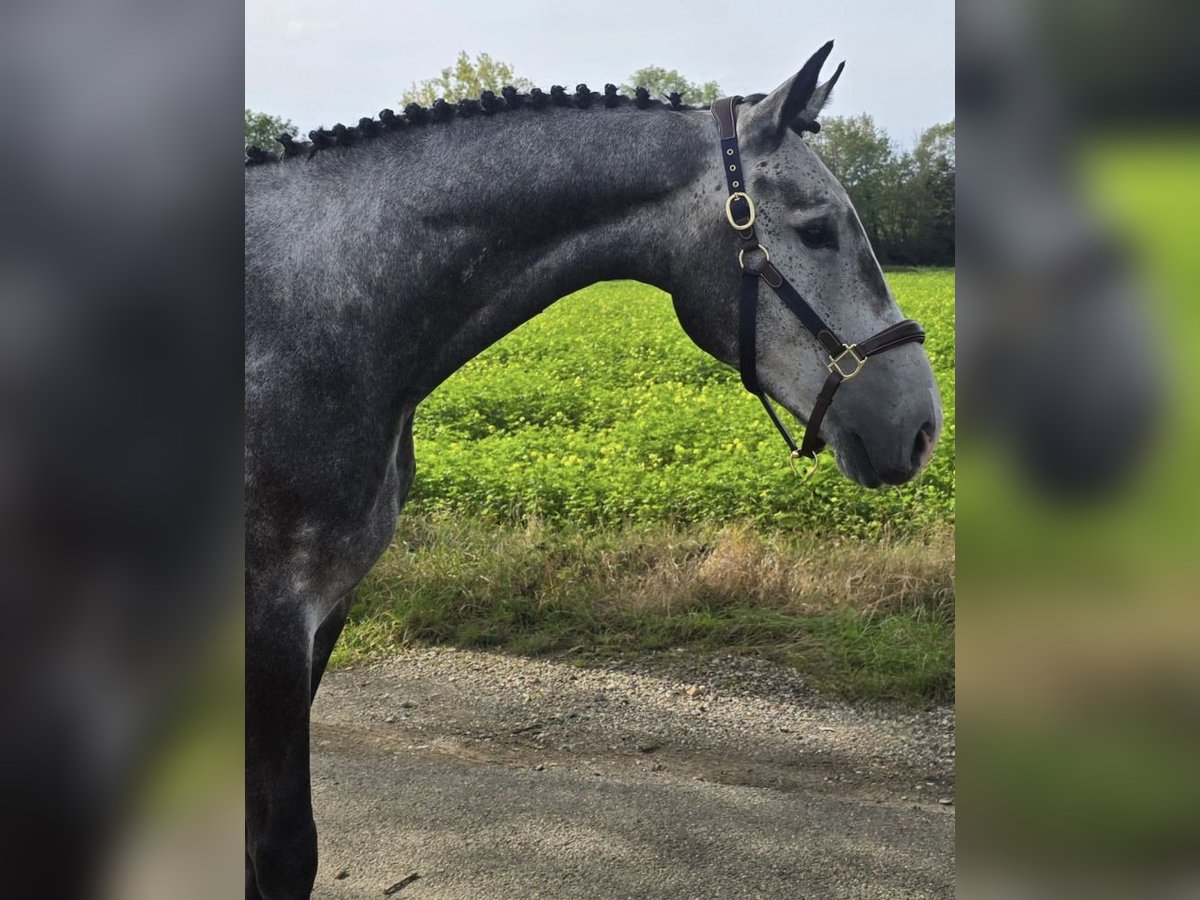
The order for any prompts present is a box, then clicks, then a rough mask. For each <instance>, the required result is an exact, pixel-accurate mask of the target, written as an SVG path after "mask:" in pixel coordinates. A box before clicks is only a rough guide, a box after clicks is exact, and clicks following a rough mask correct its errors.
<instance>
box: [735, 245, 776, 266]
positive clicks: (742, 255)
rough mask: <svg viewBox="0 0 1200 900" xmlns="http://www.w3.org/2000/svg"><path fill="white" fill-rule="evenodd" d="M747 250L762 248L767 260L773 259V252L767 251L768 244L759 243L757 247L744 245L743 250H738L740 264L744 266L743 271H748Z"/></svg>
mask: <svg viewBox="0 0 1200 900" xmlns="http://www.w3.org/2000/svg"><path fill="white" fill-rule="evenodd" d="M747 250H761V251H762V253H763V256H765V257H766V258H767V262H770V261H771V254H770V253H769V252H768V251H767V245H766V244H759V245H758V246H757V247H743V248H742V249H741V250H739V251H738V265H739V266H741V267H742V271H743V272H745V271H746V251H747Z"/></svg>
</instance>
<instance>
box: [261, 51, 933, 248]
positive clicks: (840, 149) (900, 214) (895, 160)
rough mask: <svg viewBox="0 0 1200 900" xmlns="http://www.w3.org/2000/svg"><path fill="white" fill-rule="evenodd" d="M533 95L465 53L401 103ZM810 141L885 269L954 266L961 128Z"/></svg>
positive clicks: (271, 128) (274, 127) (825, 121)
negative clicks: (901, 136)
mask: <svg viewBox="0 0 1200 900" xmlns="http://www.w3.org/2000/svg"><path fill="white" fill-rule="evenodd" d="M510 84H511V85H512V86H514V87H516V88H517V89H518V90H528V89H529V88H530V87H532V86H533V85H532V82H530V81H529V80H528V79H525V78H522V77H520V76H519V75H517V74H516V73H515V72H514V71H513V68H512V66H510V65H509V64H508V63H505V62H501V61H499V60H495V59H493V58H492V57H491V56H489V55H488V54H486V53H480V54H478V55H477V56H476V57H475V59H473V60H472V59H471V58H470V57H469V56H468V55H467V54H466V53H465V52H463V53H460V54H459V55H458V58H457V59H456V60H455V64H454V66H452V67H449V68H445V69H443V70H442V71H441V72H440V73H439V74H438V76H437V77H435V78H430V79H426V80H425V81H420V82H416V83H414V84H413V85H412V86H411V87H410V88H409V89H408V90H407V91H405V92H404V94H403V96H401V98H400V107H401V108H403V107H404V106H405V105H407V104H409V103H419V104H421V105H422V106H430V105H432V104H433V102H434V100H436V99H437V98H439V97H445V98H447V99H449V100H458V99H459V98H462V97H478V96H479V95H480V94H481V93H483V91H485V90H491V91H495V92H497V93H499V91H500V89H501V88H502V87H504V86H505V85H510ZM635 87H644V88H646V89H647V90H648V91H649V92H650V96H651V97H654V98H656V99H665V98H666V97H667V96H669V95H670V94H671V93H672V92H678V93H679V94H680V96H681V97H682V99H683V102H684V103H689V104H692V105H703V104H706V103H711V102H712V101H713V100H715V99H717V97H719V96H721V88H720V85H718V84H717V83H716V82H715V81H709V82H706V83H703V84H700V83H694V82H691V81H689V80H688V79H686V78H685V77H684V76H682V75H680V74H679V73H678V72H676V71H675V70H674V69H663V68H661V67H659V66H648V67H646V68H643V69H638V70H637V71H636V72H634V73H633V74H632V75H630V76H629V79H628V81H627V82H626V83H625V84H623V85H622V86H621V91H622V92H623V93H627V94H630V95H632V93H633V90H634V88H635ZM284 131H286V132H289V133H292V134H294V133H295V132H296V127H295V126H294V125H293V124H292V123H291V122H290V121H288V120H287V119H282V118H279V117H277V116H271V115H268V114H266V113H260V112H254V111H252V110H250V109H247V110H246V144H247V145H248V146H259V147H264V148H273V147H275V137H276V136H277V135H279V134H280V133H281V132H284ZM807 139H808V141H809V142H810V143H811V145H812V146H813V148H814V149H815V150H816V151H817V153H818V155H819V156H820V157H821V159H822V160H824V162H825V165H827V166H828V167H829V169H830V171H832V172H833V174H834V176H836V177H837V179H838V180H839V181H840V182H841V183H842V185H843V186H844V187H845V188H846V193H847V194H849V195H850V199H851V201H852V202H853V203H854V206H855V209H857V210H858V215H859V218H860V219H862V223H863V227H864V228H865V229H866V232H867V237H868V238H870V240H871V245H872V246H873V247H874V248H875V255H876V256H878V257H879V261H880V262H881V263H883V264H884V265H921V266H952V265H954V122H946V123H943V124H940V125H934V126H932V127H931V128H927V129H926V130H925V131H924V132H922V133H921V135H920V137H919V138H918V139H917V142H916V145H915V146H914V147H913V149H912V150H903V149H901V148H900V147H899V146H898V145H897V144H896V142H895V141H894V140H893V139H892V138H891V137H890V136H889V135H888V134H887V132H885V131H884V130H883V129H882V128H880V127H879V126H878V125H876V124H875V120H874V119H873V118H871V116H870V115H868V114H866V113H863V114H862V115H858V116H846V117H836V116H831V117H824V118H822V119H821V131H820V132H819V133H818V134H815V135H809V136H808V138H807Z"/></svg>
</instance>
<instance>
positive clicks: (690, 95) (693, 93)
mask: <svg viewBox="0 0 1200 900" xmlns="http://www.w3.org/2000/svg"><path fill="white" fill-rule="evenodd" d="M640 87H644V88H645V89H646V90H647V91H649V92H650V96H651V97H652V98H654V99H655V100H666V99H667V97H668V95H670V94H671V93H672V92H678V94H679V96H680V97H682V98H683V102H684V103H689V104H691V105H693V106H703V105H704V104H706V103H712V102H713V101H714V100H716V99H717V98H718V97H720V96H721V86H720V85H719V84H717V83H716V82H715V81H708V82H705V83H704V84H695V83H693V82H691V81H688V80H687V79H686V78H684V77H683V76H682V75H680V74H679V73H678V72H676V71H675V70H674V69H664V68H662V67H661V66H646V67H645V68H643V69H638V70H637V71H636V72H634V73H633V74H632V75H630V76H629V81H628V82H627V83H625V84H623V85H621V90H622V91H623V92H624V93H626V94H628V95H629V96H630V97H632V96H633V93H634V90H635V89H636V88H640Z"/></svg>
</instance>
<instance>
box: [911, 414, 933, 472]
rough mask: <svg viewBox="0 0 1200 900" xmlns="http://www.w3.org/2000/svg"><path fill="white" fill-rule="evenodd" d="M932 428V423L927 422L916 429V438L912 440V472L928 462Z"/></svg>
mask: <svg viewBox="0 0 1200 900" xmlns="http://www.w3.org/2000/svg"><path fill="white" fill-rule="evenodd" d="M934 427H935V426H934V424H933V423H932V422H928V421H927V422H926V423H925V424H924V425H922V426H921V427H920V428H919V429H917V436H916V438H914V439H913V452H912V467H913V470H914V471H916V470H917V469H919V468H921V466H923V465H925V463H926V462H928V461H929V456H930V454H931V453H932V452H933V433H934Z"/></svg>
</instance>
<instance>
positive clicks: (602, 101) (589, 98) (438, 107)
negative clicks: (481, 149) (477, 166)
mask: <svg viewBox="0 0 1200 900" xmlns="http://www.w3.org/2000/svg"><path fill="white" fill-rule="evenodd" d="M758 96H759V97H761V96H762V95H758ZM747 99H750V98H747ZM667 100H668V103H667V104H664V103H662V102H660V101H658V100H652V99H651V98H650V92H649V91H648V90H646V89H645V88H644V87H639V88H637V89H636V90H635V91H634V96H633V97H632V98H631V97H629V96H628V95H625V94H622V93H620V92H619V91H618V89H617V87H616V85H613V84H606V85H605V86H604V93H602V94H600V93H597V92H595V91H592V90H590V89H589V88H588V86H587V85H586V84H578V85H576V86H575V91H574V93H570V94H569V93H567V89H566V88H564V87H563V86H562V85H561V84H556V85H554V86H552V87H551V88H550V92H549V93H546V92H545V91H543V90H542V89H541V88H536V87H535V88H530V89H529V93H528V94H522V93H521V92H520V91H518V90H517V89H516V88H515V87H513V86H512V85H507V86H505V87H504V88H502V89H501V91H500V95H499V96H497V95H496V92H495V91H484V92H483V93H482V94H481V95H480V97H479V99H478V100H474V99H471V98H467V97H464V98H462V99H461V100H459V101H458V102H452V101H449V100H447V99H446V98H445V97H439V98H438V99H437V100H435V101H433V105H432V106H430V107H428V108H426V107H424V106H422V105H421V104H419V103H409V104H408V105H407V106H405V107H404V112H403V113H400V114H397V113H396V112H395V111H393V110H391V109H382V110H380V111H379V115H378V117H377V118H375V119H372V118H369V117H364V118H361V119H359V120H358V124H357V125H351V126H347V125H343V124H341V123H340V122H339V123H338V124H337V125H334V126H333V127H332V128H324V127H321V128H316V129H314V130H313V131H310V132H309V133H308V140H307V141H297V140H296V139H295V136H294V135H291V134H281V135H279V136H278V137H277V138H276V139H275V140H276V141H277V142H278V143H279V145H280V146H281V147H282V150H280V151H276V152H272V151H270V150H264V149H263V148H261V147H254V146H247V147H246V160H245V162H246V165H247V166H258V165H265V164H267V163H276V162H282V161H284V160H289V159H297V158H300V157H303V158H304V159H312V158H313V157H314V156H316V154H317V152H318V151H320V150H327V149H329V148H330V147H353V146H355V145H356V144H361V143H363V142H365V141H370V140H374V139H376V138H379V137H382V136H383V135H384V134H386V133H390V132H396V131H403V130H405V129H407V128H409V127H411V126H414V125H428V124H431V123H440V122H449V121H452V120H453V119H455V118H460V119H470V118H472V117H474V116H476V115H483V116H488V117H491V116H494V115H495V114H497V113H502V112H512V111H513V110H518V109H532V110H545V109H547V108H553V107H561V108H564V109H581V110H582V109H593V108H596V107H600V108H602V109H616V108H618V107H621V106H627V105H629V104H632V105H634V106H636V107H637V108H638V109H642V110H645V109H666V110H672V111H680V110H688V109H696V108H698V107H693V106H689V105H688V104H686V103H684V102H683V98H682V97H681V96H680V95H679V94H678V93H677V92H674V91H673V92H671V93H670V94H669V95H668V96H667ZM668 104H669V105H668ZM699 108H705V107H699ZM810 130H815V129H810Z"/></svg>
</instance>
